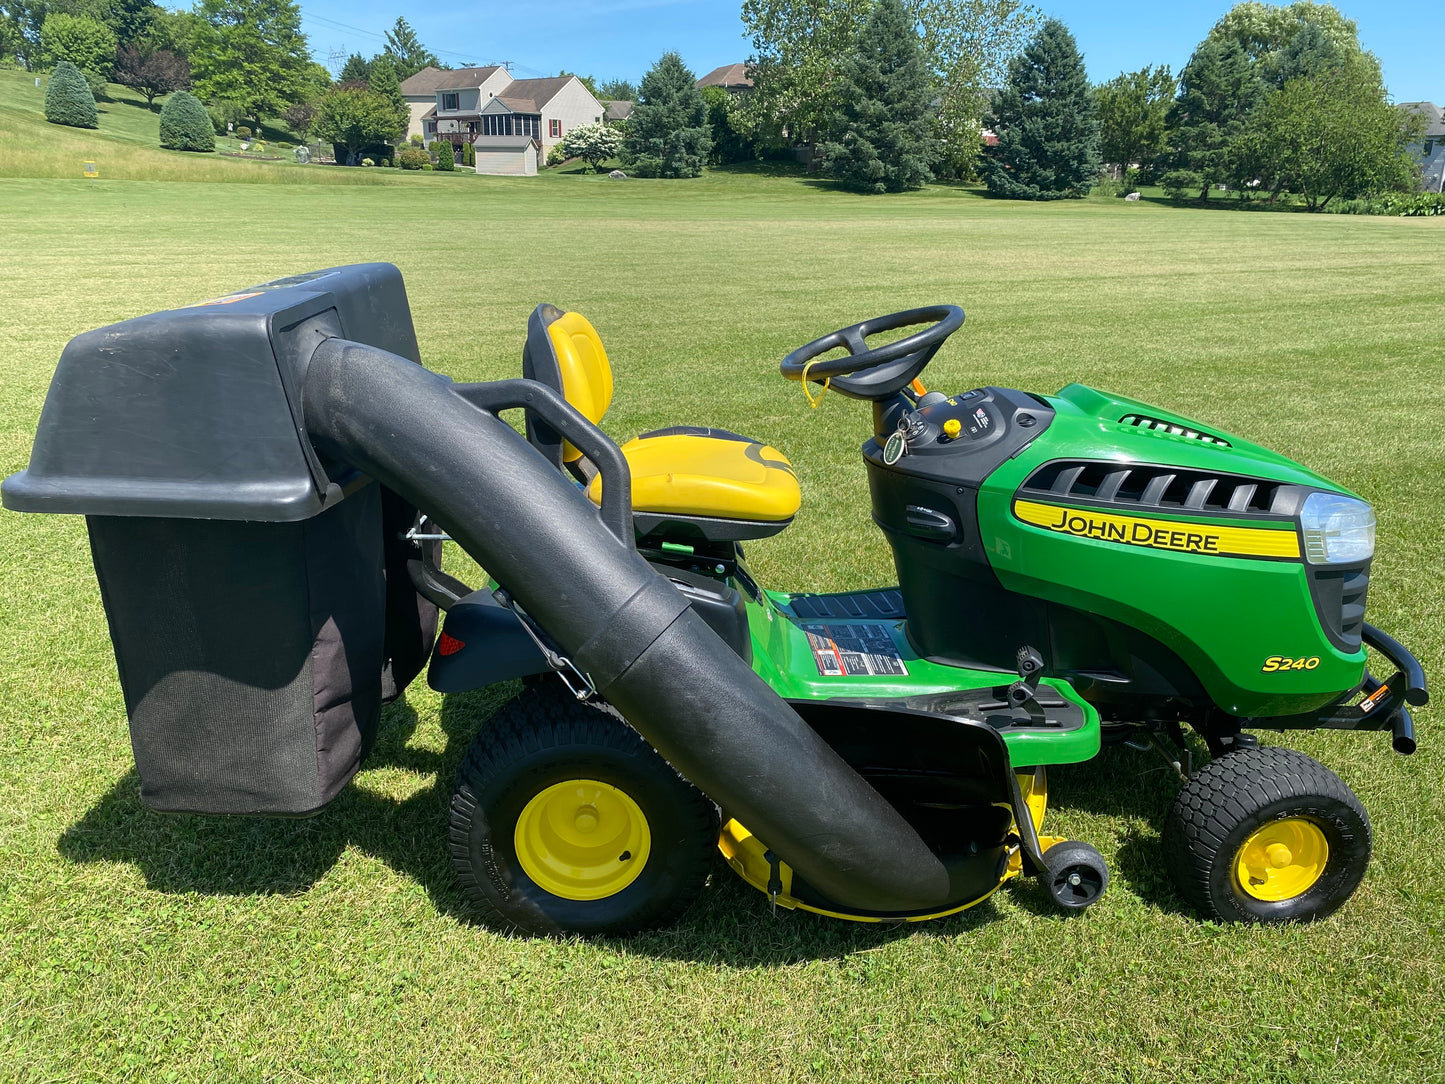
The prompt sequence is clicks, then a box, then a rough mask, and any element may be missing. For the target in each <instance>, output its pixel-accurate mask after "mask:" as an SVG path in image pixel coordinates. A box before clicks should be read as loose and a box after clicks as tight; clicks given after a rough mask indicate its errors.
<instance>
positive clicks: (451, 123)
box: [401, 66, 512, 143]
mask: <svg viewBox="0 0 1445 1084" xmlns="http://www.w3.org/2000/svg"><path fill="white" fill-rule="evenodd" d="M510 82H512V75H511V73H510V72H508V71H507V69H506V68H502V67H497V66H491V67H486V68H452V69H450V70H448V71H439V70H438V69H436V68H433V67H425V68H423V69H422V70H421V71H419V72H417V73H416V74H415V75H413V76H411V77H410V78H408V79H405V80H403V81H402V84H401V95H402V97H403V98H405V99H406V104H407V106H408V108H410V110H411V122H410V123H409V124H408V125H407V128H406V131H405V132H403V133H402V139H403V140H406V139H410V138H411V137H412V136H413V135H420V136H421V137H422V138H424V139H425V140H426V141H427V142H428V143H430V142H432V140H434V139H436V138H437V133H438V130H439V129H440V130H443V131H447V132H450V133H459V132H464V131H466V125H467V122H468V121H471V120H475V119H476V117H477V115H478V114H479V113H480V112H481V108H482V106H483V105H484V104H485V103H486V102H487V101H489V100H490V99H491V98H492V97H493V96H494V95H495V94H496V93H497V92H498V91H500V90H501V89H502V88H503V87H504V86H506V85H507V84H508V83H510ZM443 121H445V122H446V123H442V122H443ZM452 142H459V140H453V141H452Z"/></svg>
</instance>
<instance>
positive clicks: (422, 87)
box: [401, 64, 497, 97]
mask: <svg viewBox="0 0 1445 1084" xmlns="http://www.w3.org/2000/svg"><path fill="white" fill-rule="evenodd" d="M496 73H497V65H495V64H493V65H491V66H490V67H486V68H451V69H448V70H447V71H441V70H440V69H438V68H433V67H431V66H430V65H428V66H427V67H425V68H423V69H422V70H421V71H419V72H417V73H416V74H415V75H413V76H410V77H408V78H406V79H403V80H402V83H401V92H402V94H410V95H412V96H414V97H421V96H424V95H430V94H435V93H436V92H437V91H439V90H468V89H470V88H472V87H479V86H481V85H482V84H483V83H485V82H486V81H487V80H488V79H490V78H491V77H492V76H493V75H495V74H496Z"/></svg>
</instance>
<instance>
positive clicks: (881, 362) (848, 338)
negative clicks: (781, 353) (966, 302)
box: [781, 305, 963, 400]
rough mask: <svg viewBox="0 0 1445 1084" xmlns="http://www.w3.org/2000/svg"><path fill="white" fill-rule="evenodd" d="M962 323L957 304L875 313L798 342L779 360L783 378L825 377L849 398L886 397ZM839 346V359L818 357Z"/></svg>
mask: <svg viewBox="0 0 1445 1084" xmlns="http://www.w3.org/2000/svg"><path fill="white" fill-rule="evenodd" d="M917 324H927V325H929V326H928V327H925V328H924V329H923V330H922V331H918V332H915V333H914V334H912V335H908V336H905V337H904V338H902V339H898V340H895V341H894V342H891V343H888V344H886V345H884V346H879V347H877V348H875V349H872V350H870V349H868V342H867V339H868V336H870V335H877V334H879V333H880V332H884V331H897V330H898V329H899V328H904V327H913V326H915V325H917ZM962 326H963V310H962V309H961V308H959V307H958V306H957V305H927V306H925V307H923V308H921V309H908V310H907V311H906V312H895V313H893V314H891V315H889V316H875V317H874V318H873V319H871V320H864V321H863V322H862V323H861V324H854V325H853V326H852V327H845V328H841V329H839V330H838V331H833V332H830V333H829V334H827V335H824V336H823V337H822V338H821V339H814V340H813V341H812V342H810V343H808V345H807V346H800V347H798V349H796V350H794V351H793V352H792V353H791V354H789V355H788V356H787V357H785V358H784V359H783V364H782V366H781V371H782V374H783V375H784V376H785V377H787V378H788V379H789V380H799V381H801V380H812V381H817V382H819V383H821V382H823V381H824V380H827V381H828V382H829V384H828V386H829V387H830V388H833V389H834V390H836V391H838V392H841V393H842V394H843V395H846V396H848V397H849V398H850V399H874V400H878V399H889V398H892V397H893V396H894V395H897V394H898V393H899V392H900V391H902V390H903V389H904V388H906V387H907V386H908V385H909V384H910V383H912V382H913V380H915V379H916V378H917V377H918V374H919V373H921V372H923V370H924V367H925V366H927V365H928V363H929V362H930V361H932V360H933V355H934V354H936V353H938V349H939V347H941V346H942V345H943V343H944V340H945V339H947V338H948V337H949V336H950V335H952V334H953V333H954V332H955V331H957V330H958V329H959V328H961V327H962ZM839 347H842V348H843V349H845V350H847V351H848V353H847V354H846V355H845V356H843V357H837V358H828V359H827V360H826V361H819V360H817V359H818V358H821V357H822V356H823V355H824V354H826V353H828V351H830V350H836V349H838V348H839Z"/></svg>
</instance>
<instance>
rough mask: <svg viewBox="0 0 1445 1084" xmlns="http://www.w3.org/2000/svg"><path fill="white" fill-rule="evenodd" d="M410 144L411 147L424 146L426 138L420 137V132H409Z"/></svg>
mask: <svg viewBox="0 0 1445 1084" xmlns="http://www.w3.org/2000/svg"><path fill="white" fill-rule="evenodd" d="M411 145H412V146H413V147H425V146H426V140H424V139H422V137H421V133H420V132H413V133H412V134H411Z"/></svg>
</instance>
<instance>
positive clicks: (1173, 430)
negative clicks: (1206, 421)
mask: <svg viewBox="0 0 1445 1084" xmlns="http://www.w3.org/2000/svg"><path fill="white" fill-rule="evenodd" d="M1119 424H1120V425H1132V426H1133V427H1134V428H1135V429H1147V430H1149V431H1150V432H1152V433H1167V434H1169V435H1170V436H1174V437H1185V438H1186V439H1188V440H1202V441H1203V442H1204V443H1205V444H1217V445H1219V446H1220V447H1222V448H1231V447H1233V445H1231V444H1230V443H1229V441H1227V440H1225V439H1224V438H1223V437H1216V436H1215V435H1214V434H1213V433H1206V432H1204V431H1203V430H1201V429H1190V428H1189V427H1188V426H1184V425H1180V424H1179V423H1178V422H1168V421H1165V420H1164V419H1163V418H1151V417H1149V415H1147V414H1125V415H1124V416H1123V417H1122V418H1120V419H1119Z"/></svg>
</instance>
